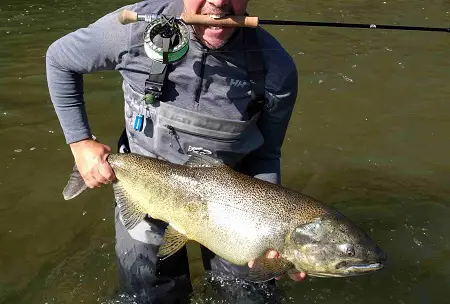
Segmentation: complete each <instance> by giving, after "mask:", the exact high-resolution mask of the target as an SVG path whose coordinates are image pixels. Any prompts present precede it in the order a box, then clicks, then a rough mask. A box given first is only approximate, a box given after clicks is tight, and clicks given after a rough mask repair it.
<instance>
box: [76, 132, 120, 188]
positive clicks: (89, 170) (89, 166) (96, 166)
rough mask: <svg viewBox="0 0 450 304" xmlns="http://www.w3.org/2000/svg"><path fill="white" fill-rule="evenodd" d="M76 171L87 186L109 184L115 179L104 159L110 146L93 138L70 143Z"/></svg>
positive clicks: (109, 150)
mask: <svg viewBox="0 0 450 304" xmlns="http://www.w3.org/2000/svg"><path fill="white" fill-rule="evenodd" d="M70 149H71V150H72V154H73V156H74V158H75V163H76V165H77V168H78V171H79V172H80V174H81V176H82V177H83V179H84V182H85V183H86V185H87V186H88V187H89V188H94V187H100V186H101V184H109V183H110V182H112V181H114V180H115V179H116V176H115V174H114V171H113V169H112V168H111V166H110V165H109V163H108V162H107V161H106V158H107V157H108V155H109V153H110V152H111V148H110V147H108V146H106V145H104V144H101V143H99V142H97V141H95V140H93V139H85V140H82V141H78V142H75V143H71V144H70Z"/></svg>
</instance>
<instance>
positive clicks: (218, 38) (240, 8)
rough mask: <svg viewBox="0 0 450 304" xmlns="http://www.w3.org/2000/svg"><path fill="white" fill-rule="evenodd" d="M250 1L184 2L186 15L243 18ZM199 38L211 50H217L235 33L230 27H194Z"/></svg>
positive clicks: (209, 0) (193, 0) (187, 0)
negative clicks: (235, 16) (234, 16)
mask: <svg viewBox="0 0 450 304" xmlns="http://www.w3.org/2000/svg"><path fill="white" fill-rule="evenodd" d="M248 1H249V0H184V7H185V11H186V13H190V14H198V15H215V16H221V17H222V16H226V15H237V16H242V15H244V14H245V11H246V9H247V3H248ZM194 29H195V32H196V34H197V37H198V38H199V39H200V41H201V42H202V43H203V44H204V45H206V46H207V47H208V48H210V49H217V48H219V47H221V46H222V45H224V44H225V42H226V41H227V40H228V38H230V36H231V35H232V34H233V32H234V28H230V27H228V28H227V27H223V28H222V27H210V26H201V25H195V26H194Z"/></svg>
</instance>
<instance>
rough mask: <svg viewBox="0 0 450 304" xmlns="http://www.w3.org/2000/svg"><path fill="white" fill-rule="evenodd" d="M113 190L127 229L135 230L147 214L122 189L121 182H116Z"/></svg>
mask: <svg viewBox="0 0 450 304" xmlns="http://www.w3.org/2000/svg"><path fill="white" fill-rule="evenodd" d="M113 188H114V196H115V198H116V202H117V206H118V207H119V210H120V215H121V216H122V219H123V223H124V225H125V228H127V229H128V230H130V229H133V228H134V227H136V225H137V224H139V223H140V222H141V221H143V220H144V218H145V216H146V215H147V213H146V212H145V210H144V209H143V208H142V207H141V205H140V204H139V203H138V202H136V201H134V200H133V198H132V197H131V195H130V194H129V193H128V192H127V191H126V190H125V188H124V187H122V184H121V183H120V181H118V182H115V183H114V184H113Z"/></svg>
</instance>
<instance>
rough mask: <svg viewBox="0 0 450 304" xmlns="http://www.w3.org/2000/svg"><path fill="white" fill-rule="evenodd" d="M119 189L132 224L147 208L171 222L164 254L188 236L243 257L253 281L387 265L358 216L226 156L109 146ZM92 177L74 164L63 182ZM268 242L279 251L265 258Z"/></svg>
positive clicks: (72, 189) (72, 186)
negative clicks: (239, 168) (180, 156)
mask: <svg viewBox="0 0 450 304" xmlns="http://www.w3.org/2000/svg"><path fill="white" fill-rule="evenodd" d="M108 162H109V164H110V165H111V167H112V168H113V170H114V172H115V174H116V177H117V180H116V181H115V182H114V183H113V189H114V195H115V198H116V202H117V204H118V207H119V210H120V213H121V216H122V218H123V221H124V224H125V226H126V228H127V229H131V228H133V227H135V226H136V225H137V224H138V223H139V222H140V221H142V220H144V218H145V217H146V215H148V216H150V217H152V218H154V219H159V220H162V221H164V222H167V223H168V224H169V225H168V228H167V229H166V231H165V234H164V238H163V239H164V240H163V244H162V245H161V247H160V249H159V252H158V255H159V256H160V257H162V258H165V257H168V256H170V255H172V254H173V253H175V252H176V251H177V250H179V249H181V248H182V247H183V246H184V245H185V244H186V243H187V242H188V240H193V241H196V242H198V243H200V244H202V245H204V246H205V247H207V248H208V249H210V250H211V251H213V252H214V253H215V254H217V255H219V256H220V257H222V258H224V259H226V260H228V261H230V262H232V263H234V264H237V265H247V263H248V262H249V261H251V260H254V261H255V262H254V266H253V267H252V268H251V269H250V270H249V273H248V276H247V277H246V278H245V279H246V280H248V281H253V282H264V281H267V280H270V279H272V278H274V277H277V276H279V275H281V274H283V273H285V272H286V271H288V270H291V269H297V270H298V271H304V272H306V273H307V274H308V275H310V276H318V277H345V276H352V275H360V274H365V273H371V272H373V271H376V270H379V269H381V268H383V267H384V262H385V260H386V255H385V253H384V252H383V251H382V250H381V249H380V248H378V246H377V245H376V244H375V243H374V242H373V241H372V240H371V238H370V237H369V236H368V235H367V234H365V233H364V232H363V231H362V230H361V229H360V228H358V227H357V226H356V225H355V224H353V223H352V222H350V221H349V220H348V219H347V218H346V217H345V216H344V215H342V214H341V213H339V212H338V211H336V210H335V209H333V208H331V207H329V206H327V205H326V204H323V203H321V202H319V201H317V200H315V199H313V198H311V197H308V196H306V195H303V194H301V193H299V192H296V191H293V190H290V189H288V188H286V187H283V186H281V185H276V184H272V183H269V182H266V181H263V180H259V179H256V178H253V177H250V176H247V175H244V174H241V173H238V172H236V171H234V170H233V169H232V168H230V167H228V166H227V165H225V164H223V163H222V162H221V161H220V160H218V159H215V158H212V157H210V156H205V155H198V154H193V155H192V156H191V157H190V158H189V160H188V161H187V162H186V163H185V164H184V165H176V164H171V163H169V162H166V161H163V160H159V159H155V158H150V157H145V156H140V155H137V154H111V155H109V157H108ZM84 189H86V185H85V184H84V182H83V179H82V177H81V175H80V174H79V173H78V172H77V171H76V170H75V171H74V173H73V174H72V175H71V177H70V180H69V183H68V184H67V186H66V188H65V189H64V192H63V194H64V198H65V199H72V198H73V197H75V196H77V195H78V194H80V193H81V192H82V191H83V190H84ZM269 249H275V250H276V251H278V252H279V258H276V259H268V258H265V253H266V252H267V250H269Z"/></svg>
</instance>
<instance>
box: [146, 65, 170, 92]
mask: <svg viewBox="0 0 450 304" xmlns="http://www.w3.org/2000/svg"><path fill="white" fill-rule="evenodd" d="M155 71H161V73H158V74H155V73H154V72H155ZM166 74H167V65H166V64H163V63H159V62H157V61H154V60H152V63H151V65H150V72H149V75H148V78H147V80H146V81H145V91H144V94H145V95H153V96H154V98H155V99H156V100H158V101H161V100H160V99H161V96H162V89H163V86H164V81H165V80H166Z"/></svg>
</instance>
